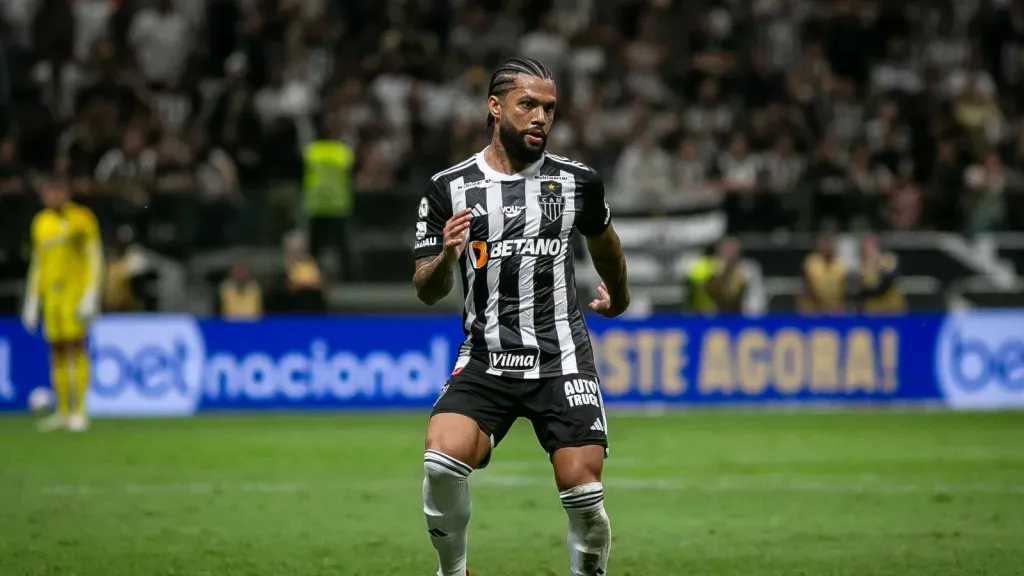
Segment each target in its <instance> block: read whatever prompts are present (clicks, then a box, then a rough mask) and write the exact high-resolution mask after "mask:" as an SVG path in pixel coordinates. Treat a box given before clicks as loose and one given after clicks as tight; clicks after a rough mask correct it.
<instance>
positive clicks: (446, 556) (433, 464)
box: [423, 450, 473, 576]
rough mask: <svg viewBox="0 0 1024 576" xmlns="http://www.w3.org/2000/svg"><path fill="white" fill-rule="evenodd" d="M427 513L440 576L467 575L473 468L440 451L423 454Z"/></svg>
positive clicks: (424, 506)
mask: <svg viewBox="0 0 1024 576" xmlns="http://www.w3.org/2000/svg"><path fill="white" fill-rule="evenodd" d="M423 472H424V478H423V514H424V515H425V516H426V517H427V531H428V533H429V534H430V542H431V543H432V544H433V545H434V550H437V560H438V563H439V564H440V566H441V569H440V572H438V575H439V576H465V575H466V527H467V526H469V516H470V508H471V507H470V502H469V475H470V474H471V473H472V472H473V469H472V468H470V467H469V466H468V465H466V464H463V463H462V462H459V461H458V460H456V459H455V458H452V457H451V456H448V455H446V454H442V453H440V452H438V451H436V450H427V451H426V453H424V455H423Z"/></svg>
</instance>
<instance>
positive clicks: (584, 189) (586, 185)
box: [576, 172, 612, 236]
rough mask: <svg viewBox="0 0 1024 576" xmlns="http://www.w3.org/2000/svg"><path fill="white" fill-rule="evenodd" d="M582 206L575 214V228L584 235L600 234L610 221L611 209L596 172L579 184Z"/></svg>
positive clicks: (602, 183)
mask: <svg viewBox="0 0 1024 576" xmlns="http://www.w3.org/2000/svg"><path fill="white" fill-rule="evenodd" d="M579 198H580V200H581V201H582V202H583V206H582V207H581V208H580V211H579V213H578V214H577V215H576V229H577V230H579V231H580V234H583V235H584V236H600V235H601V234H603V233H604V231H605V230H606V229H607V228H608V225H609V224H610V223H611V221H612V210H611V208H610V207H609V206H608V200H606V199H605V196H604V182H603V181H602V180H601V177H600V176H598V175H597V173H596V172H593V173H592V177H591V178H590V179H588V180H586V181H585V182H583V183H582V184H580V194H579Z"/></svg>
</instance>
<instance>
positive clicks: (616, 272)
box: [587, 226, 629, 317]
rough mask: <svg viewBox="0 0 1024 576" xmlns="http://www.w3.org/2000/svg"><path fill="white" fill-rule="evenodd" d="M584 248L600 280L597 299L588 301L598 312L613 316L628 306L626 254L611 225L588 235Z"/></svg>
mask: <svg viewBox="0 0 1024 576" xmlns="http://www.w3.org/2000/svg"><path fill="white" fill-rule="evenodd" d="M587 250H588V251H589V252H590V259H591V260H592V261H593V262H594V268H595V269H596V270H597V274H598V276H600V277H601V280H602V283H601V286H599V287H598V289H597V291H598V294H599V295H600V296H601V298H600V299H599V300H595V301H594V302H592V303H591V308H593V309H594V310H595V311H597V312H598V313H600V314H602V315H604V316H608V317H614V316H618V315H619V314H622V313H623V312H625V311H626V309H627V308H629V280H628V278H627V276H626V256H625V254H623V253H622V243H621V242H619V235H618V234H616V233H615V228H614V227H613V226H608V227H607V228H605V230H604V232H602V233H601V234H600V235H598V236H591V237H588V238H587Z"/></svg>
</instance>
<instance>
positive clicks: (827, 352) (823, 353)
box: [811, 328, 839, 394]
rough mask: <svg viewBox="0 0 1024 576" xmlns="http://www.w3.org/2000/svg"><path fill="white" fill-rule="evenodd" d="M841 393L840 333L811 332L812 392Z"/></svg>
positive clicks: (820, 330) (832, 331) (830, 331)
mask: <svg viewBox="0 0 1024 576" xmlns="http://www.w3.org/2000/svg"><path fill="white" fill-rule="evenodd" d="M838 391H839V333H838V332H836V331H835V330H829V329H825V328H823V329H819V330H812V331H811V392H813V393H815V394H822V393H829V392H838Z"/></svg>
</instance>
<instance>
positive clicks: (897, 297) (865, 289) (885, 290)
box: [851, 234, 906, 314]
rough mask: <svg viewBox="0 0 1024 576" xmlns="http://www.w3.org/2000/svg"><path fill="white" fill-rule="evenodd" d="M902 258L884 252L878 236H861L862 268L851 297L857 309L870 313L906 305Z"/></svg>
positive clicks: (901, 308) (888, 311) (900, 309)
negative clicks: (902, 285) (900, 261)
mask: <svg viewBox="0 0 1024 576" xmlns="http://www.w3.org/2000/svg"><path fill="white" fill-rule="evenodd" d="M899 277H900V271H899V260H898V259H897V258H896V255H895V254H893V253H891V252H884V251H882V250H881V248H880V247H879V245H878V237H877V236H875V235H874V234H864V235H862V236H861V238H860V269H859V270H857V272H856V273H855V276H854V282H853V283H852V284H853V285H854V287H855V290H853V291H852V294H851V296H852V300H853V301H854V303H855V305H856V306H857V309H858V310H859V311H861V312H866V313H869V314H897V313H900V312H903V311H904V310H905V309H906V301H905V299H904V297H903V291H902V290H901V289H900V286H899Z"/></svg>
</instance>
